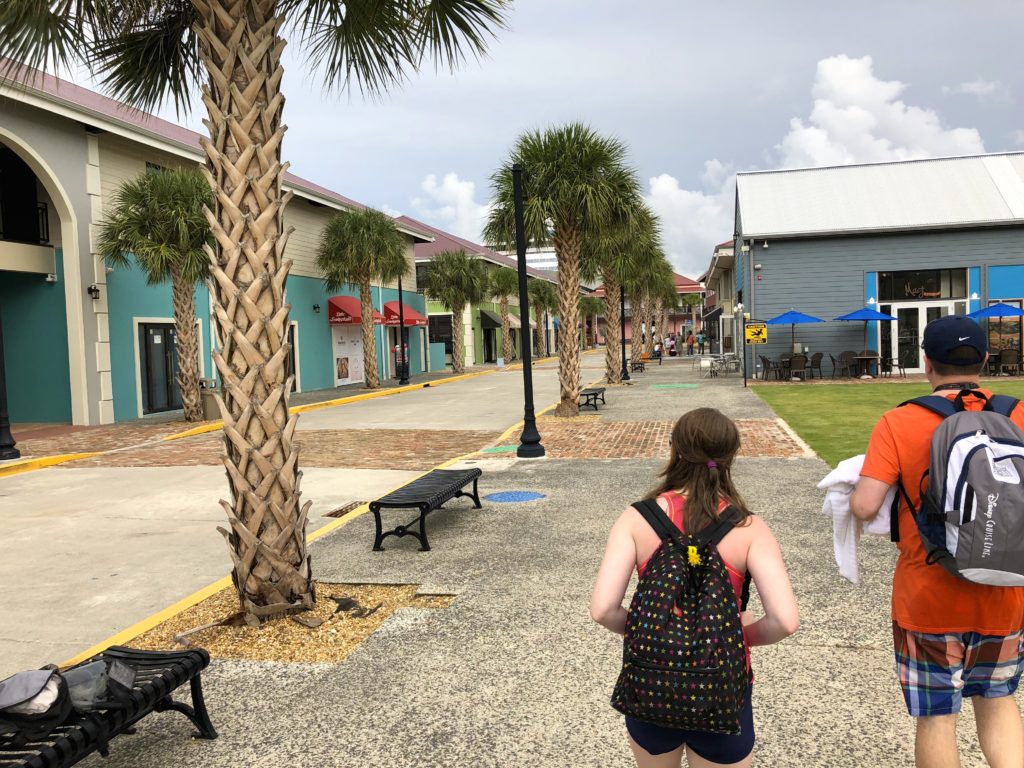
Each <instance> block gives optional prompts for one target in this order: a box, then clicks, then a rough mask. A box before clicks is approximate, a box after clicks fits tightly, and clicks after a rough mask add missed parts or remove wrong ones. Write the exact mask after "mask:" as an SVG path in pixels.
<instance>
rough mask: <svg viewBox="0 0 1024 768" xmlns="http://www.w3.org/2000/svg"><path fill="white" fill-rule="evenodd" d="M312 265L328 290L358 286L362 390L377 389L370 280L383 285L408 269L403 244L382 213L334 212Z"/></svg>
mask: <svg viewBox="0 0 1024 768" xmlns="http://www.w3.org/2000/svg"><path fill="white" fill-rule="evenodd" d="M316 265H317V267H318V268H319V269H320V271H321V272H323V273H324V285H325V286H326V287H327V290H328V291H338V290H341V288H342V286H344V285H345V284H346V283H348V284H350V285H355V286H358V287H359V304H360V307H361V309H362V312H361V314H362V329H363V370H364V371H365V372H366V386H367V387H368V388H370V389H376V388H377V387H379V386H380V375H379V374H378V372H377V341H376V339H375V338H374V334H373V294H371V293H370V285H371V283H373V282H377V283H378V284H386V283H390V282H393V281H395V280H397V279H398V278H399V277H401V276H402V275H404V274H405V273H406V271H407V270H408V269H409V263H408V262H407V261H406V259H405V242H404V241H403V240H402V235H401V234H400V233H399V232H398V229H397V228H396V227H395V220H394V219H392V218H391V217H390V216H388V215H387V214H386V213H381V212H380V211H375V210H373V209H372V208H366V209H364V210H361V211H354V212H352V213H338V214H335V215H334V216H333V217H332V218H331V220H330V221H329V222H327V226H326V227H324V231H323V233H322V234H321V236H320V247H319V248H318V249H317V252H316Z"/></svg>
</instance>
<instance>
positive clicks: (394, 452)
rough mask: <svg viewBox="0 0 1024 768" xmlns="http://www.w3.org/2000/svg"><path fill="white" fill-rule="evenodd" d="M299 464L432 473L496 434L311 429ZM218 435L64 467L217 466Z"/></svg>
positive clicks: (304, 435)
mask: <svg viewBox="0 0 1024 768" xmlns="http://www.w3.org/2000/svg"><path fill="white" fill-rule="evenodd" d="M298 434H299V440H298V442H299V446H300V451H301V453H300V454H299V463H300V465H301V466H307V467H347V468H352V469H407V470H424V471H425V470H428V469H433V468H434V467H436V466H437V465H438V464H440V463H441V462H443V461H447V460H448V459H450V458H452V457H453V456H458V455H461V454H463V453H467V452H469V451H472V450H475V449H478V448H483V447H485V446H487V445H490V444H491V443H493V442H495V441H496V440H497V439H498V438H499V437H500V436H501V433H499V432H477V431H469V430H437V431H434V430H406V429H343V430H331V429H313V430H308V431H305V432H299V433H298ZM223 450H224V448H223V442H222V438H221V434H220V432H219V431H217V432H212V433H209V434H205V435H196V436H195V437H189V438H184V439H181V440H173V441H170V442H163V443H156V444H151V445H144V446H138V447H135V448H129V449H126V450H123V451H116V452H114V453H108V454H104V455H103V456H96V457H94V458H91V459H83V460H81V461H76V462H73V463H72V464H67V465H62V466H65V467H71V468H73V467H182V466H216V465H219V464H220V455H221V453H222V452H223Z"/></svg>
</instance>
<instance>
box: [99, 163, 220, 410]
mask: <svg viewBox="0 0 1024 768" xmlns="http://www.w3.org/2000/svg"><path fill="white" fill-rule="evenodd" d="M212 203H213V193H212V192H211V191H210V185H209V184H208V183H207V181H206V179H205V178H204V177H203V174H202V173H200V172H199V169H198V168H191V169H181V170H179V169H168V170H166V171H146V172H145V173H142V174H139V176H137V177H136V178H134V179H130V180H128V181H126V182H124V183H123V184H122V185H121V186H120V188H119V189H118V190H117V191H116V192H115V193H114V197H113V200H112V202H111V206H110V210H109V211H108V212H107V216H106V219H105V220H104V222H103V224H102V225H101V227H100V234H99V243H98V246H97V248H98V250H99V252H100V253H101V254H103V257H104V258H105V259H106V261H107V263H109V264H112V265H114V266H117V267H130V266H131V257H132V256H134V257H135V261H136V262H137V263H138V265H139V266H140V267H141V268H142V271H143V272H145V273H146V282H147V283H149V284H150V285H157V284H159V283H163V282H166V281H168V280H170V281H171V300H172V303H173V305H174V337H175V349H176V351H177V355H178V389H179V391H180V392H181V404H182V407H183V408H184V411H185V421H202V420H203V408H202V402H201V401H200V398H199V377H200V371H199V336H198V334H197V333H196V285H198V284H199V283H200V282H202V281H203V279H205V278H206V276H207V275H208V274H209V271H210V262H209V260H208V259H207V257H206V251H205V250H204V249H205V248H206V247H208V246H209V244H210V243H211V241H212V238H211V235H210V224H209V222H207V220H206V213H205V212H204V211H205V209H206V208H207V207H208V206H210V205H212Z"/></svg>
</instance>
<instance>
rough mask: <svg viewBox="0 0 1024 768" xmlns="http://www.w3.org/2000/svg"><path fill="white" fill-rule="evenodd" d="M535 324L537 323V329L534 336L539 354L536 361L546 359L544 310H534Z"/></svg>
mask: <svg viewBox="0 0 1024 768" xmlns="http://www.w3.org/2000/svg"><path fill="white" fill-rule="evenodd" d="M533 317H534V322H536V323H537V327H536V328H534V329H533V336H534V339H535V340H536V342H537V354H536V355H535V356H534V357H535V358H536V359H538V360H539V359H540V358H542V357H544V325H543V323H542V322H541V321H542V320H543V319H544V308H543V307H540V306H535V307H534V308H533Z"/></svg>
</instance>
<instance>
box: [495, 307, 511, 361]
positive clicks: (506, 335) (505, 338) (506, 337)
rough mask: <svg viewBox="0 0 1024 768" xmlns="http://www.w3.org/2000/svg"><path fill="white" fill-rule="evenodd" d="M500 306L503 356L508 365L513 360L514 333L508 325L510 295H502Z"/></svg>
mask: <svg viewBox="0 0 1024 768" xmlns="http://www.w3.org/2000/svg"><path fill="white" fill-rule="evenodd" d="M498 307H499V308H500V310H501V352H502V355H501V356H502V357H503V358H505V365H508V364H509V363H510V362H512V334H511V332H510V330H509V327H508V326H509V319H508V296H502V297H501V302H500V303H499V304H498Z"/></svg>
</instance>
